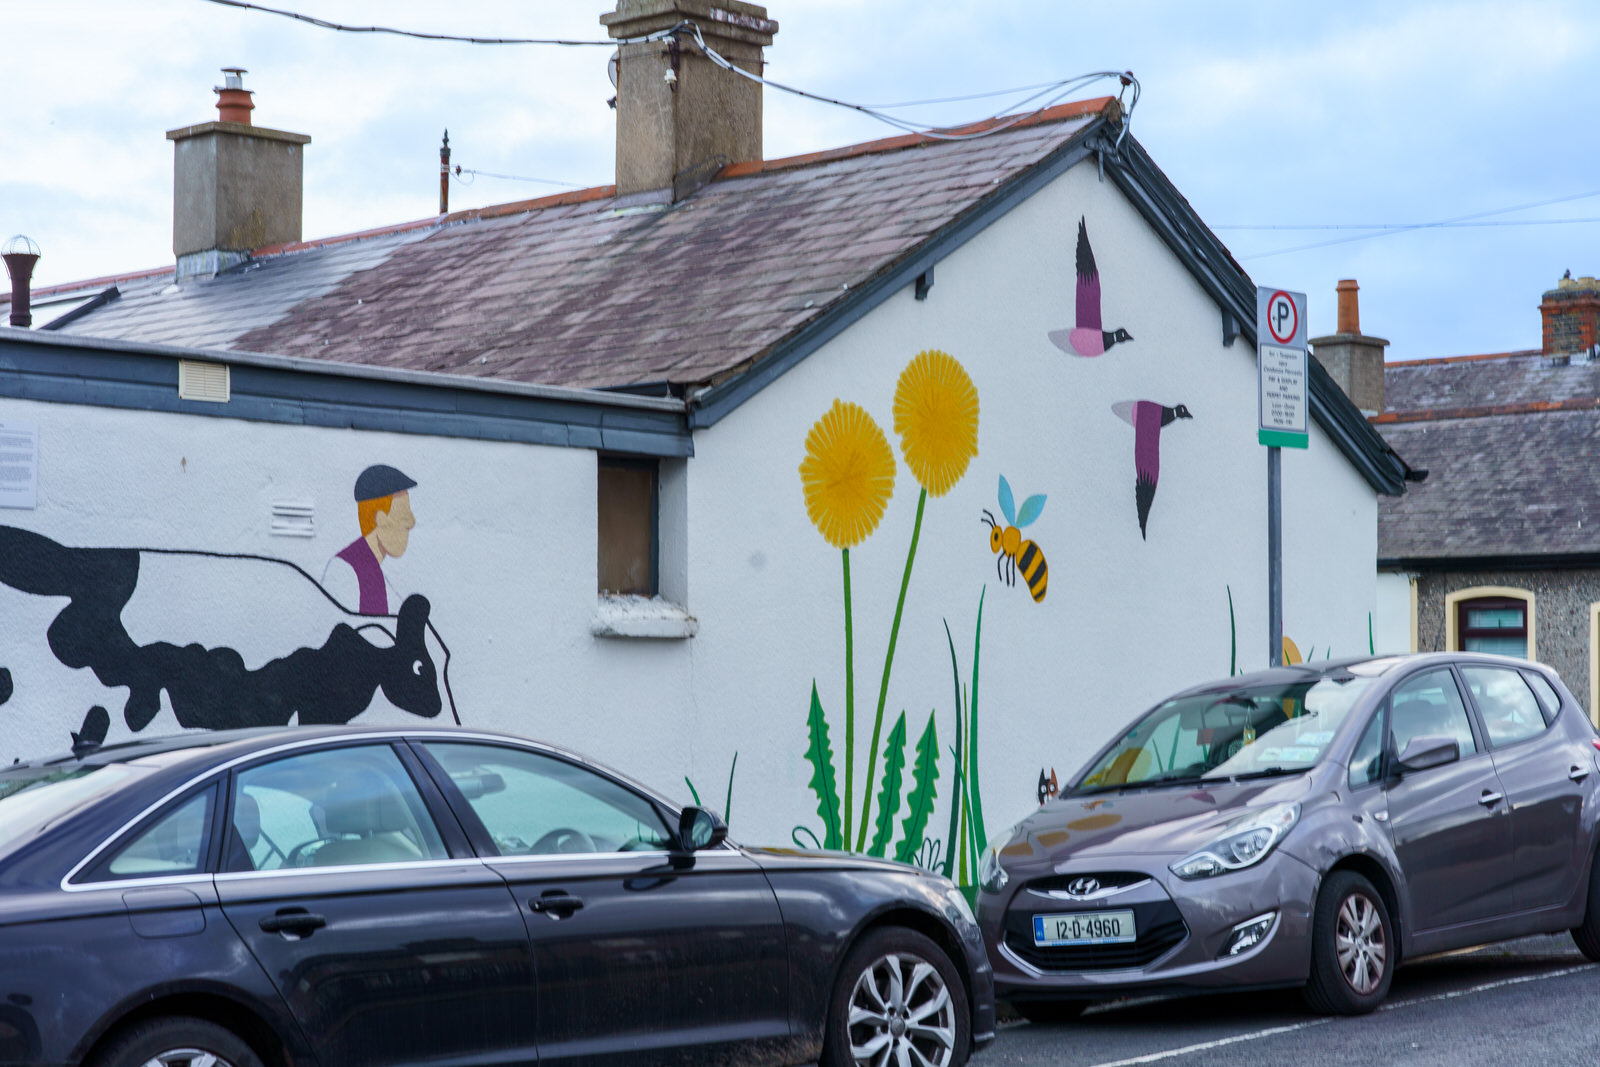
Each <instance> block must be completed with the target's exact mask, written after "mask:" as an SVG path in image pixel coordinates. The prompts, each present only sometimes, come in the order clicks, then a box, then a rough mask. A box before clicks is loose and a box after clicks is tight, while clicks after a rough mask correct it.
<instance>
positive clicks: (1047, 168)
mask: <svg viewBox="0 0 1600 1067" xmlns="http://www.w3.org/2000/svg"><path fill="white" fill-rule="evenodd" d="M1105 126H1106V120H1105V119H1104V118H1103V117H1101V118H1097V119H1095V120H1094V121H1093V122H1091V123H1090V124H1089V125H1087V126H1085V127H1084V128H1083V129H1082V130H1080V131H1079V132H1078V134H1077V136H1075V137H1073V138H1072V139H1071V140H1070V141H1067V142H1066V143H1065V144H1062V145H1060V146H1059V147H1057V148H1056V149H1055V150H1054V151H1053V152H1051V153H1050V154H1049V155H1048V156H1046V157H1045V158H1044V159H1042V160H1040V161H1039V162H1038V163H1035V164H1034V165H1033V166H1032V167H1029V168H1028V169H1027V170H1025V171H1023V172H1022V173H1021V174H1018V175H1016V176H1015V177H1013V178H1011V179H1010V180H1009V181H1007V182H1005V183H1004V184H1002V185H1000V186H998V187H997V188H996V189H995V191H994V192H992V193H990V194H989V195H988V196H986V197H984V198H983V199H982V200H979V201H978V202H976V203H975V204H973V205H972V206H971V207H969V208H967V210H966V211H964V212H962V213H961V214H960V215H957V216H956V217H955V218H954V219H952V220H951V221H949V222H947V223H945V224H944V226H942V227H940V228H939V230H938V231H936V232H935V233H934V234H933V235H932V236H931V237H929V238H928V239H927V240H925V241H924V242H923V243H922V244H920V245H918V246H917V247H916V248H915V249H913V250H912V251H911V252H910V253H908V254H907V255H906V256H904V257H903V258H901V259H900V260H898V261H897V262H895V263H893V264H892V265H890V266H888V267H887V268H885V269H883V270H880V271H879V272H878V273H877V274H875V275H873V276H872V277H871V278H869V279H868V280H867V281H866V282H864V283H862V284H861V285H858V286H856V287H855V289H854V290H852V291H851V292H850V294H849V295H847V296H845V297H843V298H841V299H839V300H837V301H835V302H834V303H833V304H832V305H831V306H829V307H828V309H827V310H826V311H824V312H823V313H822V314H821V315H819V316H817V317H816V318H815V319H812V320H811V321H810V322H808V323H807V324H806V325H805V326H803V327H801V329H800V330H799V331H798V332H797V333H795V334H792V335H791V336H790V337H789V338H788V339H786V340H784V341H780V342H778V344H776V345H775V346H773V348H772V349H771V350H770V351H769V352H768V353H767V354H766V355H765V356H762V357H758V359H757V361H756V362H755V363H754V365H752V366H751V367H750V368H749V369H748V370H746V371H744V372H743V373H741V374H739V375H737V376H736V377H733V378H730V379H728V380H727V381H724V382H721V383H719V384H717V385H714V386H712V387H711V388H710V389H708V390H706V391H705V392H704V393H702V394H700V396H699V397H698V398H697V399H696V400H695V401H694V403H693V406H692V408H691V410H690V413H689V425H690V427H691V428H693V429H700V428H701V427H705V426H714V425H716V424H717V423H718V422H719V421H721V420H722V419H723V418H724V417H725V416H727V415H728V414H730V413H731V412H732V411H733V410H734V409H735V408H737V407H738V406H739V405H740V404H743V403H744V402H745V401H746V400H749V399H750V398H751V397H752V396H754V395H755V394H756V393H758V392H760V391H761V390H762V389H765V388H766V387H767V386H768V385H770V384H772V382H773V381H775V380H776V379H777V378H778V377H779V376H781V375H782V374H783V373H784V372H785V371H787V370H788V369H789V368H791V367H793V366H794V365H795V364H797V363H799V362H800V361H801V360H803V359H805V358H806V357H807V356H809V355H811V353H813V352H815V351H816V350H817V349H819V348H821V347H822V346H823V345H825V344H827V343H828V342H829V341H831V340H833V339H834V338H835V337H837V336H838V335H839V334H841V333H843V332H844V331H845V330H846V329H847V328H848V327H850V326H852V325H854V324H855V323H856V322H857V321H858V320H859V319H861V318H862V317H863V316H865V315H866V314H867V312H869V311H871V310H872V309H873V308H876V307H877V306H878V305H879V304H882V303H883V302H884V301H885V300H887V299H889V297H891V296H893V295H894V294H895V293H897V292H899V291H900V290H901V289H903V288H905V287H906V286H908V285H911V284H913V283H915V282H916V280H917V279H918V278H919V277H920V276H922V275H923V274H925V273H926V272H928V271H929V270H931V269H932V268H933V267H934V266H935V265H936V264H937V263H938V262H939V261H940V260H941V259H944V258H945V257H946V256H948V255H950V253H952V252H954V251H955V250H956V249H958V248H960V247H961V246H962V245H964V244H966V243H967V242H968V241H970V240H972V238H974V237H976V236H977V235H978V234H980V233H982V232H983V231H984V230H986V229H988V228H989V226H990V224H991V223H993V222H995V221H997V220H998V219H1000V218H1001V217H1002V216H1004V215H1005V214H1006V213H1007V212H1009V211H1010V210H1011V209H1012V208H1014V207H1016V206H1017V205H1018V204H1020V203H1022V201H1024V200H1026V199H1027V198H1028V197H1030V196H1032V195H1033V194H1034V193H1036V192H1038V191H1039V190H1040V189H1042V188H1044V187H1045V186H1046V185H1048V184H1050V183H1051V182H1052V181H1054V180H1055V179H1056V178H1058V177H1060V176H1061V175H1062V174H1064V173H1065V172H1066V171H1067V170H1069V169H1071V168H1072V167H1074V166H1076V165H1077V164H1078V163H1081V162H1082V161H1083V160H1084V159H1086V158H1087V157H1088V156H1089V155H1090V152H1091V149H1090V148H1089V147H1088V145H1087V144H1086V142H1087V141H1088V140H1089V139H1090V138H1091V137H1092V136H1093V135H1094V134H1095V133H1096V132H1097V131H1098V130H1101V129H1103V128H1104V127H1105ZM1254 314H1255V311H1254V310H1253V309H1252V310H1251V315H1252V316H1253V315H1254Z"/></svg>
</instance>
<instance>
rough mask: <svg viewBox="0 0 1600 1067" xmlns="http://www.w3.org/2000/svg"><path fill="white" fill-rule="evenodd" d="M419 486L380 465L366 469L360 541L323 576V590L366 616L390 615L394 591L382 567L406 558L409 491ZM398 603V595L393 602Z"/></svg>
mask: <svg viewBox="0 0 1600 1067" xmlns="http://www.w3.org/2000/svg"><path fill="white" fill-rule="evenodd" d="M416 484H417V483H416V482H414V481H413V480H411V479H410V478H408V477H406V476H405V475H404V474H402V473H401V472H400V471H398V470H396V469H395V468H393V467H390V466H386V465H384V464H382V463H379V464H376V465H374V466H371V467H368V468H367V469H366V470H364V471H362V472H361V476H360V477H359V478H357V479H356V491H355V498H356V517H357V520H358V521H359V522H360V524H361V536H360V537H358V538H356V539H355V540H354V541H352V542H350V543H349V544H348V545H346V546H345V547H344V548H342V549H340V550H339V552H338V553H337V554H336V555H335V556H334V557H333V558H332V559H330V560H328V565H327V566H326V567H324V568H323V571H322V587H323V588H324V589H326V590H327V591H328V593H329V594H330V595H331V596H333V597H334V599H336V600H338V601H339V603H341V604H343V605H345V606H347V607H348V606H349V605H350V604H352V603H354V604H356V605H357V608H356V610H357V611H358V612H360V613H361V614H362V615H391V614H393V612H392V611H391V610H390V608H389V603H390V598H389V594H390V592H391V591H392V590H391V588H390V586H389V583H388V581H387V580H386V579H385V578H384V576H383V561H384V560H385V559H387V558H389V557H390V556H394V557H396V558H398V557H400V556H403V555H405V554H406V544H407V542H408V541H409V539H410V537H411V528H412V527H413V526H415V525H416V524H417V520H416V517H415V516H413V515H412V514H411V490H412V489H413V488H415V486H416ZM394 599H395V601H396V602H398V601H399V599H400V597H399V595H398V594H396V596H395V597H394Z"/></svg>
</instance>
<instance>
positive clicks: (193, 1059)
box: [143, 1048, 232, 1067]
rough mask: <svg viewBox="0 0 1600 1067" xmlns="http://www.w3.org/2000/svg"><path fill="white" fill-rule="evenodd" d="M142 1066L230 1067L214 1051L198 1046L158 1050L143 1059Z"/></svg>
mask: <svg viewBox="0 0 1600 1067" xmlns="http://www.w3.org/2000/svg"><path fill="white" fill-rule="evenodd" d="M143 1067H232V1065H231V1064H230V1063H229V1062H228V1061H227V1060H225V1059H223V1058H222V1057H221V1056H218V1055H217V1054H216V1053H215V1052H207V1051H205V1050H204V1049H198V1048H174V1049H167V1050H166V1051H165V1052H158V1053H156V1054H155V1055H154V1056H151V1057H150V1058H149V1059H148V1060H145V1061H144V1064H143Z"/></svg>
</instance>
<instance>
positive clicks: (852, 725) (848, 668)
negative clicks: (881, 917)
mask: <svg viewBox="0 0 1600 1067" xmlns="http://www.w3.org/2000/svg"><path fill="white" fill-rule="evenodd" d="M842 552H843V555H844V839H845V841H846V842H848V841H849V840H850V811H851V808H852V807H853V806H854V805H855V791H854V790H855V780H856V654H855V648H856V642H855V632H854V629H853V628H852V624H851V616H850V550H849V549H848V548H846V549H843V550H842ZM864 831H865V824H863V832H864Z"/></svg>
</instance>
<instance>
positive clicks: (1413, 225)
mask: <svg viewBox="0 0 1600 1067" xmlns="http://www.w3.org/2000/svg"><path fill="white" fill-rule="evenodd" d="M1580 222H1600V215H1590V216H1588V217H1587V218H1576V219H1496V220H1493V221H1489V222H1433V223H1428V222H1379V223H1373V224H1371V225H1359V224H1356V223H1330V224H1326V225H1317V226H1213V227H1211V228H1212V229H1213V230H1414V229H1417V228H1418V227H1424V226H1426V227H1429V228H1432V229H1439V230H1456V229H1469V228H1472V227H1478V226H1571V225H1574V224H1576V223H1580ZM1372 236H1374V237H1376V236H1378V235H1377V234H1373V235H1372Z"/></svg>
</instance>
